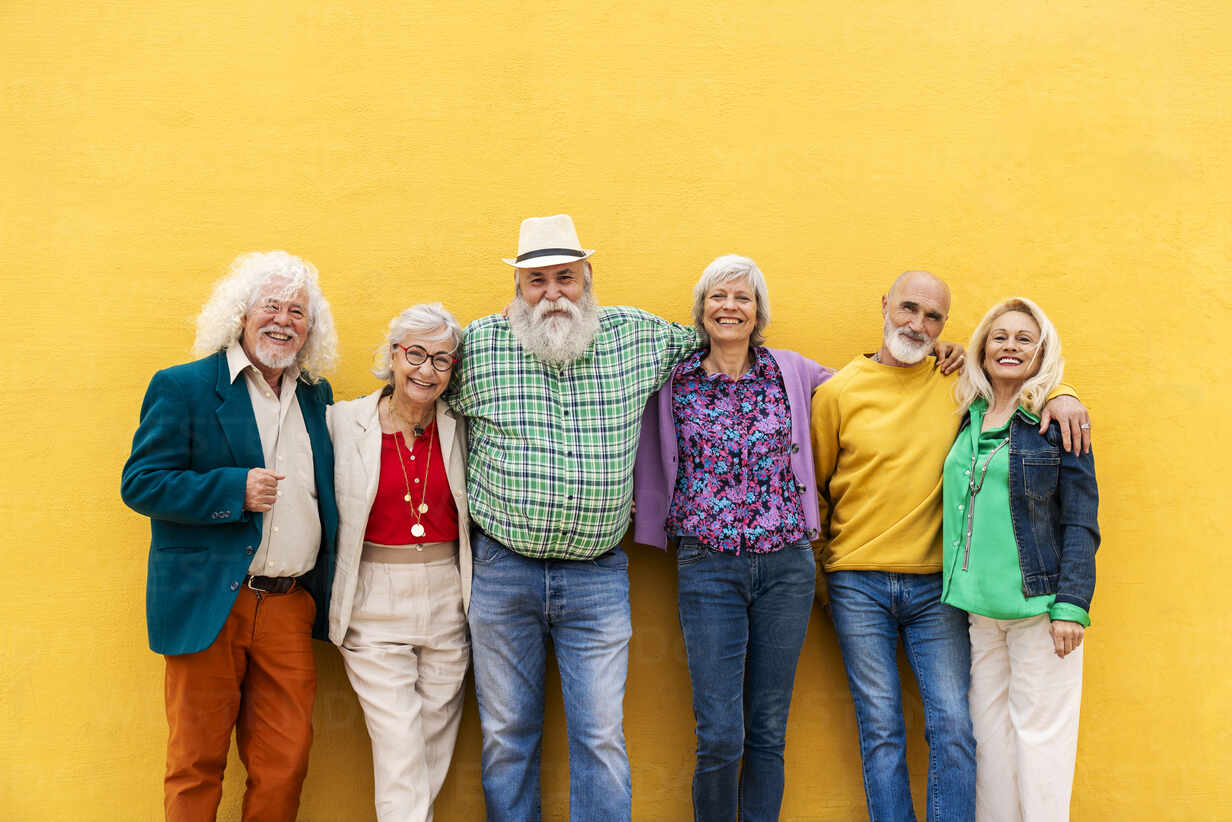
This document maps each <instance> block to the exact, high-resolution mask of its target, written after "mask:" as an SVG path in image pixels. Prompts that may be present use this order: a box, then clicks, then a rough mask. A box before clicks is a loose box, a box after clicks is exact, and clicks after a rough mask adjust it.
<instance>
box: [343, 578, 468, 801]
mask: <svg viewBox="0 0 1232 822" xmlns="http://www.w3.org/2000/svg"><path fill="white" fill-rule="evenodd" d="M358 576H359V578H358V581H357V585H356V590H355V605H354V610H353V612H352V615H351V622H350V626H349V627H348V629H347V632H346V636H345V637H344V638H343V641H342V646H341V648H340V650H341V651H342V661H343V664H344V665H345V667H346V672H347V677H348V678H349V679H350V680H351V687H352V688H354V689H355V694H356V696H358V697H359V703H360V705H361V706H362V707H363V709H364V722H365V723H367V725H368V736H369V737H370V738H371V739H372V769H373V782H374V784H375V793H376V812H377V819H379V820H380V822H424V820H431V819H432V803H433V802H435V801H436V795H437V793H438V792H440V789H441V784H442V783H443V782H444V781H445V774H446V773H447V772H448V771H449V760H450V759H451V758H452V756H453V747H454V742H455V741H456V740H457V737H458V725H459V722H460V721H461V718H462V680H463V678H464V677H465V676H466V666H467V664H468V662H469V660H470V642H469V640H468V639H467V633H466V615H465V614H464V613H463V610H462V582H461V579H460V577H459V575H458V567H457V562H456V560H455V559H454V558H449V559H442V560H437V561H435V562H428V563H408V564H400V563H384V562H369V561H367V560H365V561H363V562H361V563H360V565H359V575H358Z"/></svg>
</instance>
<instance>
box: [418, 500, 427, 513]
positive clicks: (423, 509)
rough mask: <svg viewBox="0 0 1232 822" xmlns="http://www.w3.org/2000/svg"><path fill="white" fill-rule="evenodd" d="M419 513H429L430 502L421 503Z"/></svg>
mask: <svg viewBox="0 0 1232 822" xmlns="http://www.w3.org/2000/svg"><path fill="white" fill-rule="evenodd" d="M419 513H421V514H426V513H428V503H426V502H421V503H419Z"/></svg>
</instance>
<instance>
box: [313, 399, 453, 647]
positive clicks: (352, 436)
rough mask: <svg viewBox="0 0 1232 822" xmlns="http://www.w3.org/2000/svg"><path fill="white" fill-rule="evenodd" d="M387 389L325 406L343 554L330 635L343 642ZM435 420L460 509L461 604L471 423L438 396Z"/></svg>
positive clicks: (376, 472) (372, 493)
mask: <svg viewBox="0 0 1232 822" xmlns="http://www.w3.org/2000/svg"><path fill="white" fill-rule="evenodd" d="M384 390H385V389H384V388H380V389H377V390H376V391H373V392H372V393H371V394H369V395H368V396H366V397H360V398H359V399H357V400H350V401H348V402H339V403H335V404H334V405H331V406H329V408H328V409H326V415H325V420H326V423H327V424H328V426H329V436H330V439H332V440H333V442H334V489H335V493H336V494H337V496H338V554H337V560H336V565H335V568H334V588H333V595H332V596H331V597H330V606H329V639H330V641H331V642H333V643H334V644H335V645H341V644H342V638H343V637H345V636H346V632H347V626H348V625H349V624H350V622H351V609H352V607H353V606H354V602H355V586H356V583H357V582H358V573H359V560H360V555H361V554H362V553H363V548H364V532H365V531H366V530H367V528H368V512H369V511H371V510H372V501H373V500H375V499H376V486H377V480H378V479H380V474H381V421H380V418H379V416H378V414H377V403H378V402H379V401H380V399H381V393H382V392H383V391H384ZM436 425H437V432H438V436H439V437H440V443H441V449H442V456H443V457H444V461H445V475H446V477H447V478H448V480H449V490H450V491H451V492H452V493H453V502H454V505H456V506H457V508H458V571H459V574H460V575H461V577H462V607H463V609H469V608H470V602H471V535H470V513H469V510H468V509H467V507H466V423H465V422H463V420H462V418H461V417H459V416H456V415H455V414H454V413H453V411H451V410H449V406H448V405H446V404H445V403H444V401H442V400H437V401H436Z"/></svg>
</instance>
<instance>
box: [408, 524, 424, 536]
mask: <svg viewBox="0 0 1232 822" xmlns="http://www.w3.org/2000/svg"><path fill="white" fill-rule="evenodd" d="M423 535H424V527H423V526H422V525H421V524H419V523H418V522H417V523H415V524H414V525H412V526H411V536H413V537H422V536H423Z"/></svg>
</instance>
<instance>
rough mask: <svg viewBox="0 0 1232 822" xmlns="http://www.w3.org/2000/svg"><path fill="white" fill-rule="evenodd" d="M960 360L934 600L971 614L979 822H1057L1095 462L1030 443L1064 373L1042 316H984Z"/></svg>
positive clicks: (1007, 308)
mask: <svg viewBox="0 0 1232 822" xmlns="http://www.w3.org/2000/svg"><path fill="white" fill-rule="evenodd" d="M967 351H968V353H969V355H970V356H969V359H968V363H967V367H966V369H965V370H964V372H963V374H962V376H961V377H960V378H959V380H958V384H957V385H956V386H955V395H956V397H957V399H958V402H959V404H960V413H961V414H962V416H963V419H962V422H961V424H960V428H959V432H958V437H957V438H956V439H955V441H954V446H953V448H951V449H950V453H949V456H948V457H947V458H946V461H945V467H944V481H943V497H944V502H945V509H944V516H943V522H944V552H943V553H944V558H943V562H944V566H943V582H942V601H943V602H946V603H948V604H949V605H952V606H954V607H956V608H961V609H963V610H964V611H967V612H968V614H969V616H968V621H969V625H970V637H971V689H970V695H969V699H970V706H971V722H972V726H973V728H974V730H975V739H976V773H977V775H976V819H977V820H978V821H979V822H1064V821H1065V820H1068V819H1069V804H1070V794H1071V790H1072V787H1073V780H1074V761H1075V757H1076V753H1077V747H1078V710H1079V706H1080V704H1081V701H1082V638H1083V633H1084V631H1085V629H1086V626H1087V625H1089V624H1090V617H1089V615H1088V612H1089V611H1090V608H1091V597H1092V595H1093V594H1094V592H1095V550H1096V548H1097V547H1098V546H1099V525H1098V523H1097V521H1096V511H1097V508H1098V506H1099V491H1098V489H1097V487H1096V483H1095V463H1094V460H1093V457H1092V456H1091V453H1090V451H1089V450H1088V451H1087V452H1086V453H1085V454H1078V455H1074V454H1071V453H1069V452H1068V451H1066V450H1065V448H1063V447H1062V443H1061V433H1060V431H1059V429H1058V426H1057V424H1056V423H1053V425H1052V426H1051V427H1049V429H1048V431H1047V433H1046V434H1044V435H1041V434H1040V433H1039V427H1040V421H1039V413H1040V410H1041V408H1042V407H1043V405H1044V401H1045V399H1046V397H1047V396H1048V394H1049V392H1050V391H1052V390H1053V389H1054V388H1055V387H1056V386H1057V384H1058V383H1059V382H1060V381H1061V374H1062V370H1063V367H1064V361H1063V360H1062V359H1061V341H1060V338H1059V337H1058V336H1057V332H1056V329H1055V328H1053V326H1052V323H1051V322H1049V321H1048V317H1047V316H1045V315H1044V312H1043V311H1042V310H1040V307H1039V306H1037V305H1036V304H1035V303H1033V302H1031V301H1030V300H1027V299H1023V298H1020V297H1016V298H1013V299H1009V300H1005V301H1003V302H1000V303H998V304H997V305H995V306H993V307H992V309H991V310H989V312H988V313H987V314H985V315H984V319H983V320H981V321H980V324H979V326H978V327H977V328H976V329H975V333H974V334H973V335H972V337H971V344H970V346H969V347H968V349H967Z"/></svg>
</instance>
